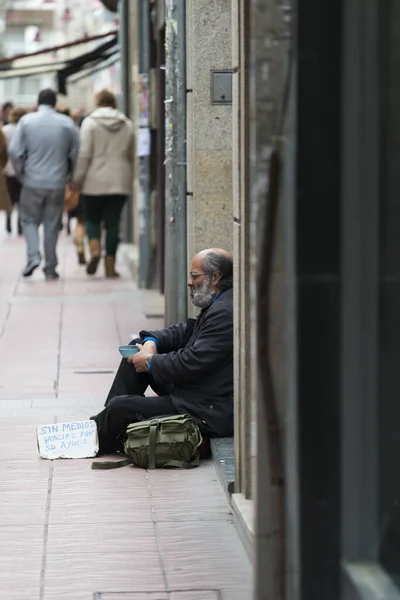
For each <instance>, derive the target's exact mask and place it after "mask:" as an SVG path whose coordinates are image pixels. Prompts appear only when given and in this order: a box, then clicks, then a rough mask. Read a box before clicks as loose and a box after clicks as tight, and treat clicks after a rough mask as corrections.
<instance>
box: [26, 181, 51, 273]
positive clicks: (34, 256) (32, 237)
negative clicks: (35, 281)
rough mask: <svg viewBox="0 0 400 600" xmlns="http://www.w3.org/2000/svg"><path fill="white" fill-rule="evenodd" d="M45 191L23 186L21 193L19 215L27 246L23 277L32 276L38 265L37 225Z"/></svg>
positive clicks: (39, 257)
mask: <svg viewBox="0 0 400 600" xmlns="http://www.w3.org/2000/svg"><path fill="white" fill-rule="evenodd" d="M45 194H46V190H40V189H34V188H29V187H26V186H24V187H23V188H22V191H21V199H20V213H21V222H22V226H23V233H24V237H25V240H26V246H27V267H26V269H25V271H24V275H25V276H26V277H28V276H29V275H32V273H33V271H34V270H35V268H37V267H38V266H39V265H40V261H41V258H42V257H41V255H40V249H39V225H40V223H41V221H42V214H43V205H44V200H45ZM31 267H32V268H31Z"/></svg>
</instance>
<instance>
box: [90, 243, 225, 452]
mask: <svg viewBox="0 0 400 600" xmlns="http://www.w3.org/2000/svg"><path fill="white" fill-rule="evenodd" d="M232 285H233V259H232V255H231V254H229V253H228V252H226V251H225V250H222V249H220V248H212V249H210V250H203V251H202V252H200V253H199V254H197V255H196V256H195V257H194V259H193V261H192V265H191V271H190V276H189V281H188V287H189V290H190V298H191V301H192V303H193V304H194V306H196V307H198V308H200V309H201V312H200V314H199V315H198V317H197V319H188V321H187V322H186V323H180V324H179V325H173V326H172V327H167V328H165V329H160V330H159V331H142V332H141V333H140V339H138V340H133V341H132V342H131V344H137V346H138V348H139V352H138V353H137V354H135V355H133V356H131V357H130V358H128V359H122V361H121V364H120V366H119V369H118V372H117V374H116V376H115V379H114V382H113V384H112V386H111V390H110V392H109V394H108V397H107V400H106V403H105V408H104V410H102V412H100V413H99V414H98V415H96V416H94V417H92V419H94V420H95V421H96V423H97V428H98V433H99V444H100V449H99V452H100V453H102V454H103V453H112V452H115V451H118V450H122V449H123V442H124V436H125V431H126V428H127V426H128V425H129V424H130V423H135V422H138V421H142V420H145V419H150V418H152V417H158V416H166V415H173V414H178V413H182V414H184V413H185V414H188V415H190V416H191V417H192V418H193V421H194V422H195V423H196V424H197V425H198V426H199V428H200V431H201V433H202V435H203V437H206V438H209V437H224V436H231V435H233V291H232ZM148 386H150V387H151V388H152V390H153V391H154V392H155V393H156V394H157V396H153V397H146V396H144V394H145V391H146V389H147V387H148Z"/></svg>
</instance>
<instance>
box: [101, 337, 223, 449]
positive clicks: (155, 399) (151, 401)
mask: <svg viewBox="0 0 400 600" xmlns="http://www.w3.org/2000/svg"><path fill="white" fill-rule="evenodd" d="M139 341H140V340H134V341H133V342H131V345H134V344H136V343H137V342H139ZM148 386H150V387H151V388H152V390H153V391H154V392H155V393H156V394H158V396H152V397H150V396H145V395H144V393H145V391H146V389H147V387H148ZM175 414H177V411H176V409H175V407H174V404H173V402H172V400H171V396H170V395H169V394H168V390H166V389H163V388H160V387H159V386H157V385H156V384H155V382H154V380H153V378H152V377H151V374H149V373H136V371H135V367H134V366H133V365H132V364H131V363H128V361H127V360H126V359H125V358H123V359H122V361H121V364H120V366H119V369H118V371H117V374H116V375H115V379H114V382H113V384H112V386H111V389H110V392H109V394H108V396H107V400H106V403H105V408H104V409H103V410H102V411H101V412H100V413H99V414H98V415H96V416H94V417H91V418H92V419H94V420H95V421H96V423H97V430H98V434H99V453H100V454H109V453H112V452H117V451H122V450H123V444H124V437H125V431H126V428H127V427H128V425H129V424H130V423H137V422H138V421H144V420H146V419H151V418H152V417H161V416H167V415H175ZM193 420H194V422H195V423H196V424H197V425H198V426H199V428H200V431H201V433H202V435H203V436H204V437H210V433H211V432H210V431H209V430H208V428H207V427H205V426H204V424H203V423H202V422H201V421H198V420H197V419H193Z"/></svg>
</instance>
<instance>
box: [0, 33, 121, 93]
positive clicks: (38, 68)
mask: <svg viewBox="0 0 400 600" xmlns="http://www.w3.org/2000/svg"><path fill="white" fill-rule="evenodd" d="M52 50H53V49H49V50H48V52H51V51H52ZM118 55H119V46H118V37H117V36H116V35H114V36H113V38H112V39H111V40H109V41H107V42H105V43H104V44H101V45H100V46H98V47H97V48H95V49H94V50H91V51H90V52H86V53H84V54H81V55H80V56H77V57H75V58H73V59H71V60H66V61H60V62H43V63H41V64H39V65H38V64H31V65H26V66H23V63H24V62H26V61H25V60H23V58H18V60H15V62H14V64H13V65H12V67H11V68H10V65H9V64H5V65H2V64H1V63H0V80H2V79H15V78H22V77H35V76H38V75H44V74H50V73H56V74H57V84H58V91H59V93H60V94H63V95H66V93H67V80H68V78H69V77H70V76H71V75H75V74H76V73H81V72H82V78H83V77H84V76H90V75H91V74H92V73H93V72H96V69H97V68H98V67H99V65H100V68H107V67H108V66H109V65H108V64H107V63H108V61H109V60H110V59H112V60H113V62H112V64H114V62H116V61H117V60H118ZM30 56H31V55H27V56H25V57H24V58H29V57H30ZM103 64H104V67H103V66H102V65H103ZM14 65H15V66H14ZM20 65H21V66H20ZM98 70H100V69H98Z"/></svg>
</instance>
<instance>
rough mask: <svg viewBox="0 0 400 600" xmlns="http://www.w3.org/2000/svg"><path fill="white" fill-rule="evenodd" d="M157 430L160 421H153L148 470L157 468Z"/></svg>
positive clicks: (150, 433)
mask: <svg viewBox="0 0 400 600" xmlns="http://www.w3.org/2000/svg"><path fill="white" fill-rule="evenodd" d="M157 429H158V421H153V422H152V423H150V430H149V460H148V465H149V466H148V468H149V469H151V470H153V469H155V468H156V445H157Z"/></svg>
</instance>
